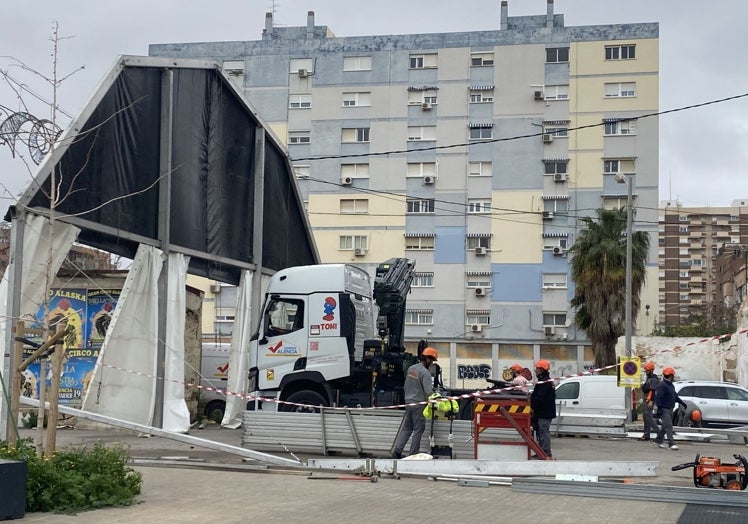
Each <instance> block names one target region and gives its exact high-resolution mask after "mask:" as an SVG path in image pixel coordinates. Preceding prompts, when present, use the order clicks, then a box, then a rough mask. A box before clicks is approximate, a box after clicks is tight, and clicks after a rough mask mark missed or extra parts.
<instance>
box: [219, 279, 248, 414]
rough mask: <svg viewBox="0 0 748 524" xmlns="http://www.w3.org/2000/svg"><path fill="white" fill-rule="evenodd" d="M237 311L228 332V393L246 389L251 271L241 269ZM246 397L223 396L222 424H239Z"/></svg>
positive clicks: (243, 391)
mask: <svg viewBox="0 0 748 524" xmlns="http://www.w3.org/2000/svg"><path fill="white" fill-rule="evenodd" d="M237 295H238V296H237V302H236V313H235V316H234V331H233V332H232V334H231V352H230V353H229V376H228V380H227V382H226V388H227V390H228V391H230V392H234V393H245V392H246V391H247V382H248V377H247V373H248V372H249V360H248V357H247V354H248V353H249V337H250V335H251V334H252V326H251V323H252V315H251V311H252V272H250V271H246V270H245V271H242V276H241V279H240V280H239V288H238V289H237ZM246 406H247V400H246V399H244V398H241V397H237V396H234V395H227V396H226V411H224V413H223V420H222V421H221V425H223V426H227V425H236V424H238V423H241V418H240V416H239V414H240V413H241V412H242V411H244V410H245V409H246Z"/></svg>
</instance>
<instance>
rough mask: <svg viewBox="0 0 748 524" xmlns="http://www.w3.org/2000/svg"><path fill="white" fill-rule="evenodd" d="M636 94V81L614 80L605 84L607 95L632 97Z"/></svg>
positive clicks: (611, 96) (608, 96)
mask: <svg viewBox="0 0 748 524" xmlns="http://www.w3.org/2000/svg"><path fill="white" fill-rule="evenodd" d="M631 96H636V82H614V83H611V84H605V97H606V98H615V97H631Z"/></svg>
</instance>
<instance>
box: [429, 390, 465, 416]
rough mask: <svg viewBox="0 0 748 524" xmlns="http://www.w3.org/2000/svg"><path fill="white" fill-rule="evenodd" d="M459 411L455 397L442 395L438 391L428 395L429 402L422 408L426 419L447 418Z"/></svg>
mask: <svg viewBox="0 0 748 524" xmlns="http://www.w3.org/2000/svg"><path fill="white" fill-rule="evenodd" d="M458 411H460V405H459V403H458V402H457V400H456V399H449V398H445V397H442V396H441V395H440V394H439V393H434V394H432V395H431V396H430V397H429V402H428V404H426V407H425V408H423V416H424V417H426V419H427V420H431V419H432V418H436V419H437V420H439V419H447V418H449V416H450V415H451V414H454V413H457V412H458Z"/></svg>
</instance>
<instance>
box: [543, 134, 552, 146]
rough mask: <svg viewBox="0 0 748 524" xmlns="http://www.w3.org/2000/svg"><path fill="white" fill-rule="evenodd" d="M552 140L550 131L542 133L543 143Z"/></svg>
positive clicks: (548, 142)
mask: <svg viewBox="0 0 748 524" xmlns="http://www.w3.org/2000/svg"><path fill="white" fill-rule="evenodd" d="M551 142H553V135H552V134H550V133H543V143H544V144H550V143H551Z"/></svg>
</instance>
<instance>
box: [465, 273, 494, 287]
mask: <svg viewBox="0 0 748 524" xmlns="http://www.w3.org/2000/svg"><path fill="white" fill-rule="evenodd" d="M476 287H480V288H490V287H491V278H490V277H475V276H472V277H468V279H467V288H468V289H474V288H476Z"/></svg>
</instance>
